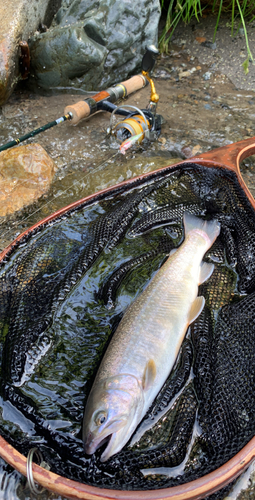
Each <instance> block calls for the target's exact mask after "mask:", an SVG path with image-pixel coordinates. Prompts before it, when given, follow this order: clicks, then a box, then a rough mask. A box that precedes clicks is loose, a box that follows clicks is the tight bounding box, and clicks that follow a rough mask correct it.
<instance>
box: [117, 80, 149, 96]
mask: <svg viewBox="0 0 255 500" xmlns="http://www.w3.org/2000/svg"><path fill="white" fill-rule="evenodd" d="M146 83H147V82H146V79H145V78H144V76H143V75H135V76H132V78H129V80H126V81H125V82H121V84H120V85H124V87H125V88H126V90H127V95H129V94H132V93H133V92H136V90H139V89H142V88H143V87H145V85H146Z"/></svg>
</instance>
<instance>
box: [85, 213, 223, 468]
mask: <svg viewBox="0 0 255 500" xmlns="http://www.w3.org/2000/svg"><path fill="white" fill-rule="evenodd" d="M183 223H184V234H185V239H184V241H183V243H182V244H181V245H180V246H179V247H178V248H177V249H174V250H173V251H172V252H170V255H169V257H168V258H167V260H166V262H165V263H164V264H163V265H162V266H161V268H160V269H159V270H158V271H157V273H156V274H155V275H154V276H153V278H152V279H151V280H150V282H149V283H148V285H147V286H146V287H145V289H144V291H143V292H142V293H141V294H140V295H139V296H138V297H137V298H136V299H135V300H134V302H133V303H132V304H131V305H130V306H129V307H128V308H127V310H126V312H125V313H124V315H123V318H122V319H121V321H120V323H119V325H118V328H117V330H116V332H115V333H114V335H113V337H112V339H111V341H110V344H109V346H108V348H107V350H106V352H105V355H104V357H103V359H102V361H101V363H100V366H99V369H98V371H97V374H96V377H95V380H94V383H93V385H92V388H91V391H90V393H89V396H88V400H87V403H86V405H85V411H84V417H83V429H82V438H83V442H84V449H85V453H86V454H88V455H91V454H93V453H95V451H96V450H97V449H99V448H100V447H101V446H102V445H103V444H106V447H105V448H104V449H103V452H102V454H101V457H100V460H101V461H102V462H105V461H107V460H108V459H109V458H110V457H111V456H113V455H115V454H116V453H118V452H119V451H120V450H121V449H122V448H123V447H124V446H125V444H126V443H127V442H128V441H129V439H130V438H131V436H132V434H133V433H134V431H135V430H136V428H137V426H138V425H139V423H140V422H141V420H142V418H143V417H144V415H145V414H146V412H147V410H148V409H149V407H150V406H151V404H152V403H153V401H154V399H155V397H156V396H157V394H158V393H159V391H160V389H161V387H162V386H163V384H164V382H165V381H166V379H167V377H168V376H169V374H170V373H171V370H172V368H173V366H174V363H175V361H176V358H177V356H178V352H179V349H180V346H181V344H182V341H183V339H184V337H185V334H186V332H187V329H188V326H189V324H190V323H192V322H193V321H194V320H195V319H196V318H197V317H198V316H199V314H200V313H201V311H202V309H203V307H204V304H205V299H204V297H203V296H198V286H199V285H200V284H201V283H203V282H204V281H206V280H207V279H209V277H210V276H211V274H212V273H213V270H214V264H212V263H207V262H203V261H202V259H203V256H204V254H205V253H206V252H207V250H208V249H209V248H210V247H211V245H212V244H213V242H214V241H215V240H216V238H217V236H218V235H219V233H220V223H219V222H218V221H217V220H208V221H207V220H203V219H201V218H198V217H196V216H194V215H191V214H190V213H188V212H185V213H184V217H183Z"/></svg>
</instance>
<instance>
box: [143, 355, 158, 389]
mask: <svg viewBox="0 0 255 500" xmlns="http://www.w3.org/2000/svg"><path fill="white" fill-rule="evenodd" d="M156 373H157V368H156V365H155V361H153V359H149V361H148V363H147V364H146V366H145V370H144V373H143V380H142V385H143V389H144V390H145V391H147V389H149V387H150V386H151V385H152V384H153V382H154V380H155V377H156Z"/></svg>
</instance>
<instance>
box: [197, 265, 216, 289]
mask: <svg viewBox="0 0 255 500" xmlns="http://www.w3.org/2000/svg"><path fill="white" fill-rule="evenodd" d="M213 270H214V264H209V262H202V264H201V266H200V275H199V285H201V283H204V281H206V280H208V279H209V278H210V276H211V275H212V273H213Z"/></svg>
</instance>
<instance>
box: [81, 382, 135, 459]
mask: <svg viewBox="0 0 255 500" xmlns="http://www.w3.org/2000/svg"><path fill="white" fill-rule="evenodd" d="M143 406H144V397H143V389H142V387H141V385H140V384H139V381H138V379H137V378H136V377H134V376H133V375H128V374H127V375H126V374H121V375H117V376H115V377H109V378H107V379H104V380H101V381H99V382H96V381H95V383H94V385H93V387H92V389H91V392H90V394H89V398H88V401H87V404H86V408H85V413H84V419H83V441H84V449H85V453H87V454H88V455H91V454H93V453H95V451H96V450H97V449H98V448H100V447H101V446H102V445H103V444H105V443H107V446H106V448H105V450H104V451H103V453H102V455H101V461H102V462H105V461H106V460H108V458H110V457H111V456H112V455H114V454H115V453H118V451H120V450H121V449H122V448H123V446H124V445H125V444H126V443H127V441H128V440H129V438H130V437H131V435H132V434H133V432H134V430H135V429H136V427H137V425H138V423H139V422H140V420H141V415H142V411H143Z"/></svg>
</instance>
